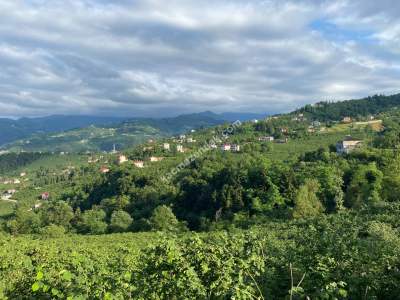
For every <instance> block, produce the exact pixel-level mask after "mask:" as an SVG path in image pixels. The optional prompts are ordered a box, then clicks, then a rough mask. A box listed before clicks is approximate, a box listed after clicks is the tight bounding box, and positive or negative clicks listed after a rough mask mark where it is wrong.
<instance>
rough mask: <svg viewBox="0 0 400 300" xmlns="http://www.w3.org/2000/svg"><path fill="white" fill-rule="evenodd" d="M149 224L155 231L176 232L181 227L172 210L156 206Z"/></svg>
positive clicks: (163, 206)
mask: <svg viewBox="0 0 400 300" xmlns="http://www.w3.org/2000/svg"><path fill="white" fill-rule="evenodd" d="M150 224H151V228H152V229H153V230H155V231H178V230H179V228H180V227H181V225H180V224H179V221H178V219H177V218H176V217H175V215H174V213H173V212H172V209H171V208H170V207H168V206H165V205H160V206H157V207H156V208H155V209H154V211H153V214H152V216H151V218H150Z"/></svg>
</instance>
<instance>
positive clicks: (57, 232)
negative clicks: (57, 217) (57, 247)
mask: <svg viewBox="0 0 400 300" xmlns="http://www.w3.org/2000/svg"><path fill="white" fill-rule="evenodd" d="M39 233H40V234H41V235H42V236H43V237H45V238H60V237H63V236H64V234H65V228H64V227H63V226H59V225H55V224H51V225H48V226H46V227H43V228H41V229H40V230H39Z"/></svg>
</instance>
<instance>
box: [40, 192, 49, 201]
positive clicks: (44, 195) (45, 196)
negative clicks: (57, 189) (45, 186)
mask: <svg viewBox="0 0 400 300" xmlns="http://www.w3.org/2000/svg"><path fill="white" fill-rule="evenodd" d="M40 197H41V198H42V200H49V198H50V193H49V192H44V193H42V194H41V195H40Z"/></svg>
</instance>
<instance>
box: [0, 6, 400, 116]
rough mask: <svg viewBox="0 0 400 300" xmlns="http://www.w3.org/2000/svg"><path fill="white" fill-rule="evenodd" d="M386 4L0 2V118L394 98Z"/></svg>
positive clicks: (399, 14) (399, 10) (395, 74)
mask: <svg viewBox="0 0 400 300" xmlns="http://www.w3.org/2000/svg"><path fill="white" fill-rule="evenodd" d="M399 82H400V1H397V0H380V1H375V0H337V1H334V0H329V1H328V0H292V1H291V0H266V1H263V0H253V1H250V0H249V1H245V0H168V1H166V0H113V1H106V0H25V1H23V0H0V116H3V117H4V116H5V117H7V116H9V117H23V116H31V117H33V116H44V115H52V114H68V115H69V114H85V115H88V114H90V115H107V116H135V117H137V116H146V117H147V116H150V117H157V116H158V117H160V116H172V115H177V114H181V113H189V112H199V111H204V110H212V111H215V112H227V111H233V112H256V113H277V112H287V111H290V110H293V109H295V108H298V107H300V106H302V105H304V104H307V103H314V102H318V101H326V100H329V101H338V100H344V99H354V98H360V97H364V96H368V95H374V94H387V95H388V94H394V93H398V92H400V85H399Z"/></svg>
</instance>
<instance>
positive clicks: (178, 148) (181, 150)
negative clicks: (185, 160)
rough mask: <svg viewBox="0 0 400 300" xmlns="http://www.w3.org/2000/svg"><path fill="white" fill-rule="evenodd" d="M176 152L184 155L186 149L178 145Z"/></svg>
mask: <svg viewBox="0 0 400 300" xmlns="http://www.w3.org/2000/svg"><path fill="white" fill-rule="evenodd" d="M176 151H178V152H180V153H183V152H185V149H183V146H182V145H176Z"/></svg>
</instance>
